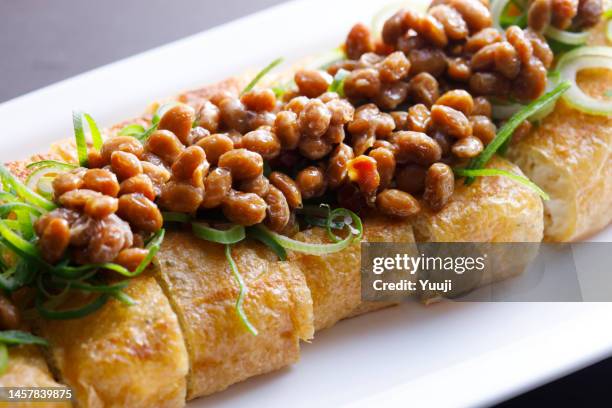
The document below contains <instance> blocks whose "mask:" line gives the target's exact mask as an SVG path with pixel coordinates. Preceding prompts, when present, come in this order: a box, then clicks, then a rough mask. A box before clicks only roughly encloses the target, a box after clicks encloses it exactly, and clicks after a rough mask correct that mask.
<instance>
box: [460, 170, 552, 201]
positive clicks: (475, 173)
mask: <svg viewBox="0 0 612 408" xmlns="http://www.w3.org/2000/svg"><path fill="white" fill-rule="evenodd" d="M453 172H454V173H455V174H456V175H457V176H459V177H493V176H503V177H508V178H509V179H512V180H514V181H517V182H519V183H521V184H523V185H524V186H526V187H529V188H530V189H532V190H533V191H535V192H536V193H538V195H539V196H540V197H542V199H544V200H550V196H549V195H548V194H547V193H546V192H545V191H544V190H542V189H541V188H540V187H539V186H538V185H537V184H536V183H534V182H533V181H531V180H529V179H528V178H526V177H522V176H519V175H518V174H514V173H511V172H509V171H506V170H501V169H475V170H470V169H453Z"/></svg>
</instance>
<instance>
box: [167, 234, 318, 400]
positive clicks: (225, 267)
mask: <svg viewBox="0 0 612 408" xmlns="http://www.w3.org/2000/svg"><path fill="white" fill-rule="evenodd" d="M232 257H233V259H234V260H235V262H236V265H237V267H238V270H239V272H240V274H241V275H242V276H243V278H244V281H245V285H246V287H247V290H248V293H247V295H246V297H245V299H244V311H245V313H246V315H247V316H248V319H249V321H250V322H251V324H252V325H253V326H254V327H255V328H256V329H257V330H258V332H259V333H258V335H256V336H255V335H253V334H252V333H250V332H249V331H247V329H246V328H245V326H244V325H243V323H242V322H241V320H240V319H239V317H238V315H237V313H236V300H237V298H238V294H239V287H238V284H237V282H236V280H235V278H234V276H233V275H232V272H231V270H230V267H229V264H228V261H227V259H226V257H225V253H224V246H223V245H219V244H214V243H210V242H205V241H202V240H200V239H198V238H196V237H194V236H193V235H192V234H190V233H185V232H168V233H167V234H166V238H165V240H164V244H163V246H162V249H161V251H160V252H159V254H158V261H157V265H158V277H159V281H160V283H161V285H162V286H163V287H164V290H165V292H166V294H167V296H168V297H169V299H170V300H171V302H172V304H173V306H174V309H175V311H176V313H177V314H178V316H179V318H180V321H181V325H182V328H183V332H184V336H185V340H186V343H187V348H188V350H189V357H190V362H191V367H190V374H189V379H188V392H187V398H188V399H192V398H196V397H198V396H202V395H208V394H211V393H213V392H216V391H220V390H223V389H225V388H227V387H228V386H229V385H231V384H234V383H236V382H239V381H242V380H245V379H247V378H249V377H252V376H254V375H257V374H263V373H267V372H270V371H273V370H276V369H279V368H281V367H284V366H287V365H289V364H292V363H295V362H297V361H298V359H299V351H300V349H299V341H300V340H308V339H310V338H312V335H313V325H312V300H311V297H310V290H309V289H308V286H307V285H306V280H305V279H304V276H303V275H302V273H301V272H300V270H299V269H298V268H297V267H296V266H295V265H292V264H291V263H288V262H280V261H278V260H277V259H275V255H274V254H273V253H272V252H271V251H269V250H268V249H267V248H265V247H264V246H263V245H260V244H258V243H255V242H250V241H249V242H245V241H243V242H241V243H239V244H236V245H233V246H232Z"/></svg>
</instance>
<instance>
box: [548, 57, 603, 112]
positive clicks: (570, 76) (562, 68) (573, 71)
mask: <svg viewBox="0 0 612 408" xmlns="http://www.w3.org/2000/svg"><path fill="white" fill-rule="evenodd" d="M557 67H558V70H559V72H560V74H561V77H562V78H563V79H565V80H567V81H570V82H571V84H572V87H571V88H570V89H569V90H568V91H567V93H566V94H565V95H563V99H564V101H565V102H566V103H567V104H569V105H570V106H572V107H574V108H575V109H578V110H580V111H582V112H586V113H589V114H592V115H610V114H612V101H609V100H604V99H597V98H593V97H591V96H589V95H587V94H586V93H585V92H584V91H583V90H582V89H580V87H579V86H578V84H577V82H576V75H577V74H578V72H580V71H581V70H583V69H587V68H607V69H612V49H611V48H610V47H582V48H578V49H576V50H574V51H570V52H568V53H567V54H565V55H563V56H562V57H561V59H560V60H559V63H558V64H557Z"/></svg>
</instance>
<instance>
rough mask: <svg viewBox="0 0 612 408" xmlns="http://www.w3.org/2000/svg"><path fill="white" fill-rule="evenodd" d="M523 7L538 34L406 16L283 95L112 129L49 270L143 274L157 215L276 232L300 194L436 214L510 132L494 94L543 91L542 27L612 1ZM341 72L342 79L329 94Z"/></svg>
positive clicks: (366, 34)
mask: <svg viewBox="0 0 612 408" xmlns="http://www.w3.org/2000/svg"><path fill="white" fill-rule="evenodd" d="M527 7H528V26H529V27H528V28H527V29H521V28H519V27H517V26H511V27H508V28H507V29H506V32H505V33H504V34H505V35H502V33H500V32H499V31H497V30H496V29H494V28H493V27H492V26H491V25H492V21H491V13H490V11H489V8H488V2H487V1H480V0H435V1H434V2H433V3H432V5H431V6H430V8H429V10H427V11H426V12H424V13H420V12H416V11H414V10H406V9H404V10H399V11H398V12H397V13H395V14H394V15H392V16H391V17H390V18H389V19H387V21H386V22H385V23H384V25H383V28H382V33H371V32H370V29H369V28H368V27H367V26H366V25H364V24H356V25H355V26H354V27H353V28H352V29H351V30H350V32H349V33H348V35H347V37H346V41H345V44H344V51H345V53H346V55H347V57H348V59H346V60H342V61H338V62H335V63H333V64H331V65H330V66H329V68H327V69H326V70H322V69H301V70H299V71H297V72H295V74H294V77H293V79H294V84H293V85H291V86H290V89H288V90H287V91H286V92H285V93H284V94H282V95H279V94H277V93H275V91H274V90H273V89H272V88H271V87H256V88H254V89H252V90H250V91H248V92H246V93H244V94H243V95H240V96H239V95H237V94H236V93H233V92H230V91H223V92H219V93H216V94H213V95H209V96H207V97H206V98H204V97H201V98H200V99H198V100H196V101H193V102H190V104H176V105H173V106H171V107H170V108H169V109H168V110H167V111H166V112H164V113H163V114H162V117H161V118H160V122H159V125H158V129H157V130H156V131H155V132H153V133H152V134H151V135H150V137H149V138H148V140H147V141H146V142H144V143H141V142H140V141H139V140H137V139H136V138H133V137H129V136H115V137H110V138H109V139H107V140H106V141H105V142H104V144H103V146H102V148H101V150H100V151H96V150H95V149H93V148H92V149H90V150H89V151H88V158H89V168H88V169H82V168H79V169H76V170H73V171H71V172H67V173H63V174H60V175H59V176H57V177H56V178H55V179H54V180H53V183H52V185H53V189H54V199H55V201H56V202H57V203H58V204H59V205H60V206H61V207H62V208H60V209H58V210H55V211H52V212H50V213H48V214H47V215H45V216H43V217H41V219H39V220H38V221H37V222H36V225H35V229H36V233H37V235H38V236H39V246H40V248H41V250H42V253H43V256H44V257H45V259H46V260H47V261H49V262H52V263H53V262H57V261H59V260H60V259H62V258H63V257H64V256H65V255H66V254H67V253H72V254H73V258H74V260H75V261H76V262H79V263H88V262H109V261H115V262H117V263H119V264H121V265H123V266H125V267H126V268H128V269H130V270H134V269H135V268H136V267H137V265H138V264H139V263H140V261H141V260H142V259H143V258H144V256H146V250H144V249H143V248H142V246H143V242H144V241H143V239H146V237H147V236H148V235H150V234H152V233H154V232H156V231H157V230H159V229H160V228H161V227H162V224H163V219H162V214H161V210H164V211H175V212H180V213H188V214H193V215H197V216H198V217H200V216H201V217H203V218H206V217H207V215H208V214H210V213H213V214H215V216H218V215H219V213H220V212H221V213H222V214H223V215H224V216H225V218H226V219H227V220H228V221H230V222H232V223H237V224H241V225H255V224H258V223H262V222H263V223H265V225H267V226H268V227H269V228H270V229H272V230H274V231H277V232H279V233H282V234H293V233H295V232H297V231H298V230H299V228H300V225H301V224H300V222H299V218H298V217H297V216H296V213H298V212H297V211H296V210H297V209H299V208H301V207H302V206H303V201H304V200H308V201H310V202H314V203H318V202H319V201H321V200H322V201H323V202H327V201H328V200H329V202H328V203H329V204H330V205H339V206H344V207H346V208H349V209H353V210H355V211H364V210H366V209H376V210H377V211H379V212H380V213H382V214H385V215H388V216H391V217H410V216H413V215H414V214H417V213H418V212H419V211H421V209H422V207H424V206H425V207H428V208H429V209H430V210H433V211H440V210H442V209H443V208H444V207H445V206H446V205H447V204H448V203H449V202H450V201H451V200H452V194H453V191H454V185H455V179H454V175H453V171H452V166H455V165H461V164H463V163H465V161H466V160H467V159H470V158H474V157H476V156H477V155H479V154H480V153H481V152H482V151H483V149H484V147H485V146H486V145H487V144H489V143H490V142H491V141H492V140H493V139H494V138H495V135H496V132H497V126H499V125H501V124H500V123H499V122H497V121H495V120H494V119H493V118H492V107H491V103H490V102H489V100H488V98H489V97H497V98H502V99H504V98H505V99H507V98H513V99H517V100H519V101H522V102H525V103H527V102H529V101H531V100H533V99H535V98H537V97H539V96H540V95H541V94H542V93H543V92H544V89H545V86H546V70H547V69H548V68H549V67H550V66H551V64H552V63H553V58H554V55H553V53H552V50H551V49H550V47H549V46H548V44H547V42H546V39H545V38H544V37H543V36H542V34H541V33H542V32H543V31H544V30H545V29H546V27H548V26H549V25H552V26H554V27H557V28H561V29H563V28H566V27H569V26H571V27H572V28H577V29H579V28H584V27H590V26H592V25H594V24H596V23H597V21H598V20H599V17H600V16H601V13H602V7H603V6H602V3H601V0H580V1H577V0H530V1H528V4H527ZM375 34H376V35H378V34H380V36H381V38H380V40H377V39H376V36H375ZM340 69H344V70H347V71H348V74H347V76H346V78H345V79H344V82H343V84H342V88H340V89H337V90H336V92H332V91H331V89H330V85H331V84H332V82H333V76H334V75H336V74H337V73H338V72H339V70H340ZM342 91H343V92H342ZM530 126H531V125H530V124H529V123H528V122H526V124H524V125H522V126H521V127H520V128H519V130H517V132H515V135H514V137H513V139H514V140H518V139H519V138H520V137H524V134H526V133H528V132H529V131H530ZM0 309H1V305H0ZM0 311H1V310H0Z"/></svg>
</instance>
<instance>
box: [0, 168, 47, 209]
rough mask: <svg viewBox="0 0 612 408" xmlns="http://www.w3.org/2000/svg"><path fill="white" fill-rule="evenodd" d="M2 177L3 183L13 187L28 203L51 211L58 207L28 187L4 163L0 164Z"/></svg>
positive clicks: (0, 175)
mask: <svg viewBox="0 0 612 408" xmlns="http://www.w3.org/2000/svg"><path fill="white" fill-rule="evenodd" d="M0 179H2V184H3V185H6V186H8V187H9V188H10V189H12V190H13V191H14V192H15V194H16V195H17V196H18V197H20V198H21V199H23V201H25V202H26V203H28V204H32V205H34V206H36V207H40V208H43V209H45V210H48V211H51V210H53V209H55V208H56V205H55V204H54V203H53V202H52V201H50V200H47V199H46V198H44V197H42V196H41V195H39V194H37V193H35V192H33V191H31V190H30V189H28V188H27V187H26V186H25V185H24V184H23V183H22V182H21V181H19V180H17V178H16V177H15V176H13V174H12V173H11V172H10V171H9V170H8V169H7V168H6V167H4V166H3V165H1V164H0Z"/></svg>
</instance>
